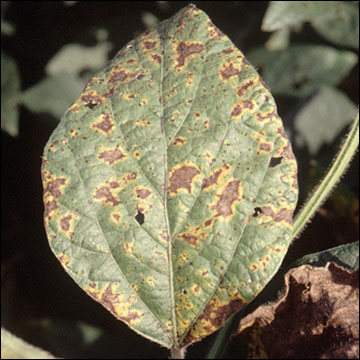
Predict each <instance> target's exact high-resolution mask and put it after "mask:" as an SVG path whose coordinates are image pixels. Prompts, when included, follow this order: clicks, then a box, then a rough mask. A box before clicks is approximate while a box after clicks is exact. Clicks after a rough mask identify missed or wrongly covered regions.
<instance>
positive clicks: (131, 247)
mask: <svg viewBox="0 0 360 360" xmlns="http://www.w3.org/2000/svg"><path fill="white" fill-rule="evenodd" d="M124 249H125V251H126V252H127V253H129V254H132V253H134V252H135V245H134V244H133V243H129V242H125V243H124Z"/></svg>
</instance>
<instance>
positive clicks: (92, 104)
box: [85, 102, 98, 110]
mask: <svg viewBox="0 0 360 360" xmlns="http://www.w3.org/2000/svg"><path fill="white" fill-rule="evenodd" d="M97 105H98V103H97V102H89V103H87V104H86V105H85V106H86V107H88V108H89V109H90V110H92V109H93V108H94V107H95V106H97Z"/></svg>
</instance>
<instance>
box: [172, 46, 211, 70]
mask: <svg viewBox="0 0 360 360" xmlns="http://www.w3.org/2000/svg"><path fill="white" fill-rule="evenodd" d="M204 49H205V46H204V44H202V43H200V42H189V41H179V42H178V44H177V46H176V49H175V51H176V53H177V58H176V61H177V64H176V67H177V68H182V67H184V65H185V62H186V60H187V58H188V57H189V56H191V55H194V54H198V53H201V52H202V51H204Z"/></svg>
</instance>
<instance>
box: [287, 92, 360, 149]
mask: <svg viewBox="0 0 360 360" xmlns="http://www.w3.org/2000/svg"><path fill="white" fill-rule="evenodd" d="M356 109H357V108H356V106H355V104H354V103H353V102H352V101H351V100H350V99H349V98H348V97H347V96H346V95H345V94H343V93H342V92H341V91H339V90H336V89H334V88H331V87H323V88H321V89H320V90H319V91H318V93H317V94H316V95H314V96H313V97H312V98H311V99H310V100H309V101H308V102H307V103H306V105H305V106H303V108H302V109H301V110H300V111H299V112H298V113H297V114H296V116H295V120H294V121H295V122H294V125H295V129H296V130H297V132H298V137H297V139H296V140H297V141H299V144H300V143H304V142H305V144H306V145H307V148H308V150H309V152H310V154H312V155H314V154H316V153H317V151H318V150H319V149H320V147H321V146H322V145H323V144H331V143H332V142H333V141H334V140H335V138H336V137H337V136H338V134H339V133H340V131H341V130H343V129H344V127H345V126H346V125H348V124H349V123H351V121H352V119H353V117H354V114H355V112H356Z"/></svg>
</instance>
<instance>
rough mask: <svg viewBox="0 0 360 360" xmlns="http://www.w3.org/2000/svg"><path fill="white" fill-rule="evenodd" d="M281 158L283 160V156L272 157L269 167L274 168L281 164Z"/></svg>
mask: <svg viewBox="0 0 360 360" xmlns="http://www.w3.org/2000/svg"><path fill="white" fill-rule="evenodd" d="M281 160H282V158H281V157H279V158H277V157H273V158H271V160H270V164H269V167H271V168H273V167H275V166H276V165H279V164H280V163H281Z"/></svg>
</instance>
